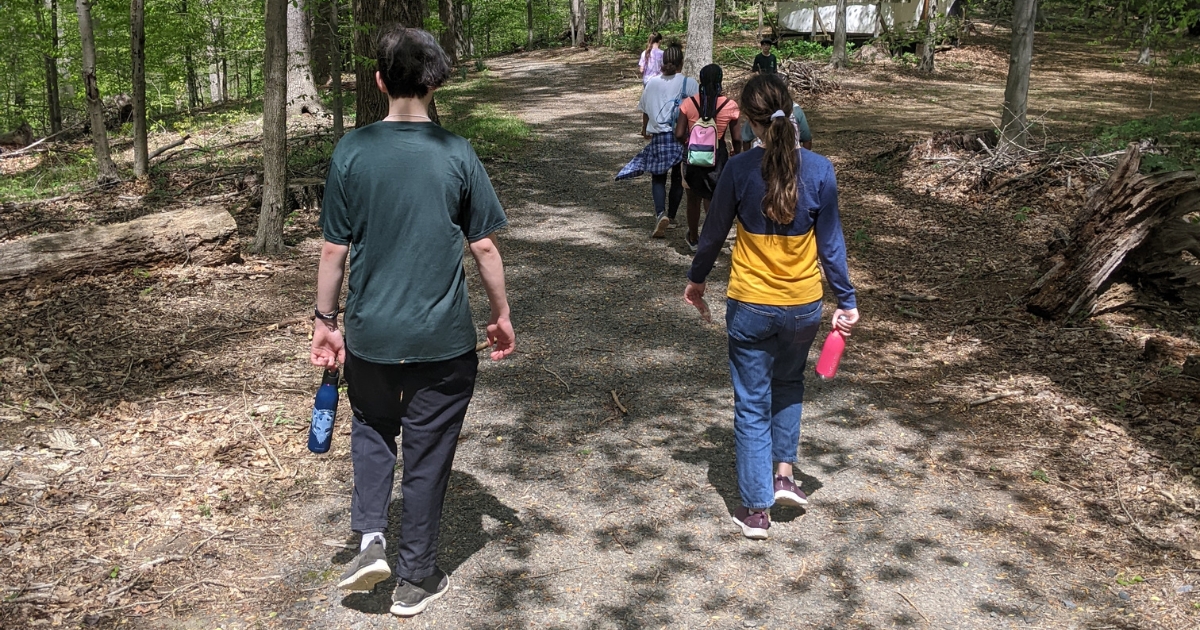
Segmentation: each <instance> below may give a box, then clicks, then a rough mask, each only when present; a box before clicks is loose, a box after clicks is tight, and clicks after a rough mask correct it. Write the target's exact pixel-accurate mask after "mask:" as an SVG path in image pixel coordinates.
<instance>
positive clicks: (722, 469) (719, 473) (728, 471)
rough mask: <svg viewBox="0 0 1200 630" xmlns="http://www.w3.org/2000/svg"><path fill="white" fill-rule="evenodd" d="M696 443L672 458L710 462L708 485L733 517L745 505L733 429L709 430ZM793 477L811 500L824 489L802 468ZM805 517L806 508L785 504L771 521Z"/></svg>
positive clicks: (772, 511) (712, 428)
mask: <svg viewBox="0 0 1200 630" xmlns="http://www.w3.org/2000/svg"><path fill="white" fill-rule="evenodd" d="M696 444H697V446H696V448H694V449H691V450H687V451H675V452H674V453H672V454H671V457H672V458H673V459H676V460H678V461H681V462H685V463H688V464H705V463H707V464H708V483H710V484H712V486H713V487H714V488H716V489H717V494H719V495H721V499H722V500H723V501H724V502H725V509H727V510H728V511H729V514H730V515H732V514H733V510H734V509H735V508H737V506H739V505H741V504H742V495H741V494H740V493H739V492H738V486H737V464H736V451H735V450H734V443H733V430H732V429H727V428H725V427H709V428H708V430H706V431H705V432H704V436H703V437H702V438H701V439H700V440H699V441H698V442H697V443H696ZM794 475H795V477H796V481H797V482H798V483H799V484H800V489H801V490H803V491H804V493H805V494H807V495H808V496H810V497H811V496H812V494H813V493H814V492H816V491H817V490H819V489H820V488H821V486H822V484H821V481H820V480H819V479H817V478H816V477H812V476H809V475H806V474H804V473H802V472H800V470H799V468H796V469H795V471H794ZM803 514H804V509H803V508H793V507H787V506H782V505H781V506H777V507H774V508H771V520H772V521H778V522H781V523H786V522H789V521H792V520H795V519H796V518H797V517H799V516H801V515H803Z"/></svg>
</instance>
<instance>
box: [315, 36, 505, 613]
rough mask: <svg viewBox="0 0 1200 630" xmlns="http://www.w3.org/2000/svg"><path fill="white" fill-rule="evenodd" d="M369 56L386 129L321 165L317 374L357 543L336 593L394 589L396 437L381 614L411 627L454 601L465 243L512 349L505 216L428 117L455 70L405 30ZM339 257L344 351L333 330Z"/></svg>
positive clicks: (345, 145) (498, 350) (500, 349)
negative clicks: (346, 405)
mask: <svg viewBox="0 0 1200 630" xmlns="http://www.w3.org/2000/svg"><path fill="white" fill-rule="evenodd" d="M377 50H378V51H379V52H378V55H379V56H378V68H379V69H378V71H377V72H376V73H375V80H376V83H377V84H378V87H379V89H380V90H381V91H383V92H386V93H387V95H388V115H387V117H386V118H384V119H383V120H381V121H379V122H376V123H373V124H370V125H366V126H365V127H362V128H359V129H355V130H354V131H351V132H350V133H349V134H346V136H345V137H344V138H342V140H341V141H340V142H339V143H338V145H337V148H336V149H335V150H334V152H333V158H332V159H331V160H330V164H329V175H328V178H327V180H326V183H325V198H324V202H323V204H322V209H321V229H322V232H323V234H324V237H325V244H324V247H323V248H322V250H321V262H320V266H319V267H318V271H317V308H316V313H315V318H316V321H314V323H313V338H312V353H311V360H312V363H313V364H314V365H318V366H321V367H324V368H326V369H332V368H336V367H337V365H338V364H339V363H341V364H343V365H344V373H345V377H346V384H347V386H348V390H349V391H348V393H349V398H350V407H351V409H352V410H353V412H354V419H353V424H352V427H351V438H350V457H351V461H352V462H353V464H354V493H353V496H352V499H351V504H350V527H351V529H353V530H354V531H356V532H359V533H361V534H362V542H361V545H360V553H359V554H358V556H357V557H356V558H355V559H354V561H353V562H352V563H351V564H350V566H349V568H348V569H347V570H346V572H345V574H343V575H342V577H341V579H340V580H339V582H338V586H339V587H341V588H344V589H347V590H352V591H364V590H365V591H369V590H371V589H372V588H373V587H374V586H375V585H376V584H378V583H379V582H382V581H384V580H386V579H388V578H390V577H391V576H392V572H391V569H390V567H389V566H388V562H387V559H386V557H385V555H384V548H385V545H386V543H385V541H384V532H385V530H386V528H387V526H388V508H389V506H390V505H391V502H392V486H393V476H394V473H395V469H396V459H397V458H396V450H397V444H396V441H397V440H396V438H397V437H399V436H400V435H401V433H403V440H401V443H402V448H403V460H404V464H403V478H402V480H401V484H400V489H401V493H402V494H403V496H404V509H403V511H402V513H401V516H400V531H399V533H398V534H399V535H398V540H394V542H397V543H398V551H399V553H398V556H399V560H398V562H397V566H396V574H397V575H396V577H397V578H398V579H397V581H396V582H397V584H396V590H395V593H394V594H393V596H392V600H393V603H392V606H391V612H392V613H394V614H397V615H401V616H411V615H415V614H418V613H420V612H422V611H423V610H425V608H426V607H427V606H428V605H429V603H430V602H432V601H434V600H436V599H437V598H439V597H441V596H442V595H443V594H445V593H446V590H447V589H448V588H449V579H448V577H447V575H446V573H445V572H443V571H442V570H441V569H439V568H438V567H437V565H436V561H437V550H438V544H437V542H438V528H439V524H440V521H441V514H442V504H443V502H444V499H445V496H446V486H447V482H448V480H449V478H450V468H451V465H452V463H453V461H454V452H455V446H456V444H457V442H458V436H459V432H460V430H461V429H462V423H463V418H464V416H465V415H466V412H467V406H468V404H469V403H470V401H471V395H472V393H473V391H474V387H475V377H476V373H477V370H478V363H479V361H478V358H477V357H476V336H475V326H474V324H473V322H472V321H471V309H470V305H469V304H468V302H467V281H466V275H465V271H464V269H463V249H464V248H463V242H464V240H465V241H466V242H467V244H468V247H467V249H469V250H470V251H471V255H472V256H473V257H474V258H475V262H476V263H477V264H478V266H479V276H480V278H481V279H482V281H483V285H484V288H485V289H486V291H487V296H488V301H489V303H490V304H491V318H490V319H489V321H488V325H487V344H488V346H489V347H491V358H492V360H494V361H498V360H500V359H502V358H504V357H506V356H508V355H509V354H511V353H512V351H513V348H514V344H515V337H514V335H513V328H512V323H511V322H510V321H509V310H508V300H507V298H506V296H505V289H504V265H503V262H502V261H501V259H500V253H499V250H497V248H496V242H495V239H494V238H493V233H494V232H496V231H497V230H499V229H501V228H503V227H505V226H506V225H507V219H506V218H505V215H504V210H503V208H501V206H500V200H499V199H498V198H497V197H496V192H495V190H493V188H492V184H491V181H490V180H489V179H488V175H487V173H486V172H485V171H484V169H483V165H482V164H481V163H480V162H479V158H478V157H477V156H476V155H475V151H474V149H472V148H471V145H470V143H469V142H467V141H466V140H465V139H463V138H460V137H458V136H456V135H454V134H452V133H450V132H449V131H446V130H445V129H443V128H441V127H440V126H438V125H437V124H435V123H433V122H432V121H430V119H429V115H428V112H429V104H430V102H431V101H432V100H433V93H434V90H436V89H437V88H438V87H440V86H441V85H442V84H443V83H444V82H445V81H446V80H447V79H448V78H449V76H450V72H451V67H450V60H449V58H447V56H446V53H445V52H443V51H442V49H441V47H440V46H438V43H437V40H435V39H434V38H433V36H432V35H430V34H429V33H427V32H425V31H422V30H419V29H413V28H403V27H400V26H391V27H387V28H385V29H384V30H383V31H382V33H381V35H380V38H379V44H378V48H377ZM347 256H349V265H350V280H349V291H348V292H347V297H346V311H345V316H344V322H343V323H344V324H345V327H346V336H345V340H344V341H343V339H342V334H341V332H340V331H339V330H338V325H337V315H338V310H339V309H338V296H339V294H340V292H341V285H342V276H343V273H344V271H345V268H346V259H347Z"/></svg>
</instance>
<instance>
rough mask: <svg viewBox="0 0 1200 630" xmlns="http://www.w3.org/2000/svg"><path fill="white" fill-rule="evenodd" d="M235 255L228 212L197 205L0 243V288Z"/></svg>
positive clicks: (213, 260) (234, 228) (201, 262)
mask: <svg viewBox="0 0 1200 630" xmlns="http://www.w3.org/2000/svg"><path fill="white" fill-rule="evenodd" d="M237 257H238V245H237V223H235V222H234V220H233V217H232V216H231V215H230V214H229V213H228V212H226V211H225V209H223V208H220V207H217V206H199V207H193V208H186V209H183V210H175V211H171V212H162V213H158V214H151V215H147V216H144V217H141V218H139V219H134V220H133V221H129V222H127V223H115V224H112V225H99V226H93V227H88V228H84V229H81V230H72V231H70V232H59V233H57V234H46V235H44V236H32V237H29V238H23V239H21V240H18V241H14V242H12V243H7V244H4V245H0V291H12V290H15V289H20V288H23V287H25V286H27V285H29V284H35V283H45V282H52V281H55V280H61V279H63V278H68V277H71V276H76V275H80V274H104V273H111V272H114V271H119V270H121V269H126V268H129V267H137V266H147V265H152V264H156V263H162V262H168V261H171V262H176V263H189V264H194V265H203V266H213V265H222V264H225V263H228V262H231V261H233V260H235V259H237Z"/></svg>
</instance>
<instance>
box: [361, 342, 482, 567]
mask: <svg viewBox="0 0 1200 630" xmlns="http://www.w3.org/2000/svg"><path fill="white" fill-rule="evenodd" d="M478 368H479V359H478V358H477V357H476V355H475V353H474V352H469V353H467V354H464V355H462V356H460V357H457V358H454V359H450V360H448V361H437V362H432V363H410V364H403V365H381V364H378V363H371V362H369V361H364V360H362V359H360V358H358V357H355V356H354V355H352V354H350V353H349V352H347V353H346V366H345V374H346V384H347V385H348V389H349V395H350V407H351V409H352V410H353V411H354V426H353V429H352V430H351V436H350V455H351V458H352V460H353V462H354V496H353V498H352V500H351V503H350V527H351V529H353V530H354V531H356V532H359V533H372V532H382V531H385V530H386V529H387V525H388V506H389V505H390V504H391V502H392V484H393V480H394V475H395V471H396V438H397V437H400V438H401V439H400V443H401V448H402V449H403V455H404V471H403V477H402V478H401V481H400V493H401V495H402V496H403V498H404V509H403V510H402V512H401V515H400V536H399V555H400V560H399V563H398V564H397V567H396V575H397V576H398V577H400V578H403V579H405V580H409V581H410V582H419V581H421V580H423V579H425V578H427V577H429V576H430V575H433V573H434V565H435V563H436V562H437V547H438V527H439V524H440V522H441V518H442V503H443V501H444V500H445V498H446V485H447V483H448V482H449V480H450V467H451V465H452V464H453V463H454V451H455V449H456V447H457V446H458V434H459V431H460V430H461V429H462V423H463V417H464V416H466V414H467V405H468V404H469V403H470V402H471V394H472V393H474V391H475V375H476V373H477V371H478Z"/></svg>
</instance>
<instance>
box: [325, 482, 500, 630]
mask: <svg viewBox="0 0 1200 630" xmlns="http://www.w3.org/2000/svg"><path fill="white" fill-rule="evenodd" d="M397 476H399V475H397ZM393 497H394V498H393V500H392V504H391V506H389V508H388V533H387V534H386V536H387V543H388V544H387V559H388V564H389V565H390V566H391V567H392V570H393V571H395V569H396V555H397V552H396V550H397V548H398V547H399V545H398V544H397V543H396V539H397V537H398V536H399V533H400V511H401V510H402V509H403V504H404V502H403V500H402V499H401V498H400V487H399V483H397V484H396V491H395V494H394V495H393ZM485 514H486V515H488V516H490V517H492V518H494V519H496V520H498V521H500V523H501V525H502V526H505V529H506V530H507V529H508V527H507V525H509V524H511V525H512V526H513V527H517V526H519V525H520V524H521V521H520V519H518V518H517V514H516V512H514V511H513V510H512V508H510V507H508V506H507V505H504V504H503V503H501V502H500V500H499V499H497V498H496V497H494V496H492V495H491V494H490V493H489V492H488V491H487V490H486V489H485V488H484V487H483V484H481V483H479V482H478V481H476V480H475V478H474V477H472V476H471V475H468V474H466V473H463V472H459V471H457V470H454V471H451V472H450V485H449V487H448V488H447V490H446V504H445V507H444V508H443V509H442V525H441V533H440V535H439V537H438V559H437V565H438V567H439V568H441V569H442V570H443V571H445V572H446V573H449V574H453V573H454V570H455V569H457V568H458V567H460V566H462V564H463V563H464V562H466V561H467V558H470V557H471V556H472V555H473V554H474V553H475V552H477V551H479V550H480V549H483V547H484V545H486V544H487V543H488V542H489V541H490V540H491V539H492V536H491V534H489V533H488V532H487V531H486V529H485V528H484V523H483V516H484V515H485ZM358 539H359V536H358V535H357V534H352V535H351V537H350V538H349V539H348V540H347V544H348V545H350V544H352V546H353V548H352V549H351V548H347V549H345V550H344V551H339V552H338V553H337V554H335V555H334V556H333V558H331V560H330V561H331V562H332V563H333V564H334V565H339V566H345V565H347V564H349V563H350V561H351V560H353V559H354V556H355V555H356V554H357V553H358V552H357V549H358ZM395 588H396V578H395V577H392V578H390V579H388V580H385V581H383V582H380V583H379V584H376V585H375V588H374V590H372V591H371V592H369V593H350V594H348V595H346V596H345V597H343V598H342V605H343V606H345V607H346V608H351V609H354V610H357V611H359V612H363V613H368V614H374V615H382V614H386V613H388V611H389V609H390V608H391V606H392V591H393V590H394V589H395Z"/></svg>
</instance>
